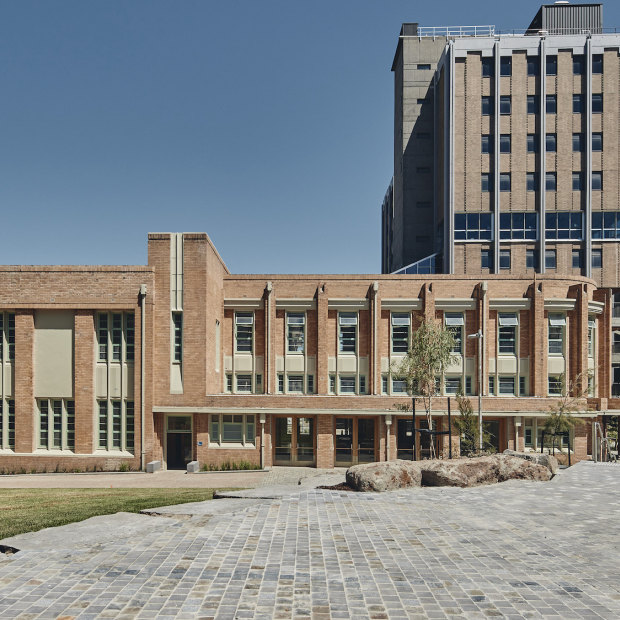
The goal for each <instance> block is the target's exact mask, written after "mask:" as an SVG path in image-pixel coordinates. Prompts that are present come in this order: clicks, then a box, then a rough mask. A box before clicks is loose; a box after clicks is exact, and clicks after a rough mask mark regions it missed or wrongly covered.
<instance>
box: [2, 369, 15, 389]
mask: <svg viewBox="0 0 620 620" xmlns="http://www.w3.org/2000/svg"><path fill="white" fill-rule="evenodd" d="M13 379H14V374H13V365H12V364H5V365H4V396H5V397H11V396H13V391H14V387H13Z"/></svg>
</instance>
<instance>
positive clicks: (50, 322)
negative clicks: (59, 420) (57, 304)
mask: <svg viewBox="0 0 620 620" xmlns="http://www.w3.org/2000/svg"><path fill="white" fill-rule="evenodd" d="M73 321H74V316H73V312H71V311H65V310H37V311H36V312H35V316H34V395H35V397H49V398H71V397H72V396H73Z"/></svg>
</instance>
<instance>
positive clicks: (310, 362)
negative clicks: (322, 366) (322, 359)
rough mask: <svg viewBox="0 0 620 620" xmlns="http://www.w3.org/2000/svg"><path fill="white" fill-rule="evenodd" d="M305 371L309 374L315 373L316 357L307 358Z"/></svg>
mask: <svg viewBox="0 0 620 620" xmlns="http://www.w3.org/2000/svg"><path fill="white" fill-rule="evenodd" d="M306 370H307V372H309V373H310V374H314V373H315V372H316V357H314V355H312V356H309V357H308V368H307V369H306Z"/></svg>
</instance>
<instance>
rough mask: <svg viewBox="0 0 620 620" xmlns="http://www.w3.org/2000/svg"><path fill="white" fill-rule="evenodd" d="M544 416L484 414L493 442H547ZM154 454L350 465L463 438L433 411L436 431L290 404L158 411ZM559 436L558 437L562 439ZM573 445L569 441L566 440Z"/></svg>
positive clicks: (177, 465)
mask: <svg viewBox="0 0 620 620" xmlns="http://www.w3.org/2000/svg"><path fill="white" fill-rule="evenodd" d="M544 419H545V418H544V417H543V416H536V415H529V416H527V417H526V416H507V415H504V416H496V417H492V416H485V417H484V428H485V430H486V431H487V432H488V434H489V443H490V444H491V446H492V449H495V450H496V451H498V452H501V451H503V450H506V449H512V450H526V451H527V450H540V448H541V441H542V432H543V424H544ZM595 419H596V418H592V419H586V422H585V423H584V424H581V425H578V426H576V427H575V429H574V431H572V432H571V435H570V444H571V445H570V447H571V455H572V459H573V460H574V461H578V460H582V459H587V458H589V455H590V454H591V436H592V423H593V421H594V420H595ZM154 423H155V435H156V440H155V446H154V453H153V456H152V458H153V459H154V460H161V462H162V466H163V467H164V468H167V469H184V468H185V467H186V465H187V463H188V462H190V461H198V462H199V464H200V466H203V465H210V466H223V465H225V464H232V463H236V464H240V463H245V464H251V465H253V466H255V467H272V466H305V467H319V468H330V467H348V466H350V465H355V464H359V463H370V462H375V461H385V460H392V459H397V458H398V459H407V460H413V459H426V458H433V457H440V458H449V457H450V456H451V455H452V456H458V455H459V454H460V447H461V446H460V443H461V438H460V436H459V433H458V431H457V429H456V428H455V426H454V416H453V417H452V427H451V429H450V423H449V419H448V416H447V415H445V414H444V415H436V416H433V418H432V428H431V429H430V430H432V431H433V432H432V433H429V432H428V431H429V424H428V421H427V419H426V416H425V415H418V416H416V424H415V428H416V430H415V431H414V430H413V420H412V416H411V414H408V415H395V414H383V415H381V414H379V415H377V414H375V415H372V414H367V413H361V412H357V413H351V412H347V413H345V412H333V413H329V414H326V413H314V414H313V413H310V412H300V411H295V412H294V413H293V412H289V411H286V410H283V411H282V412H281V413H269V414H265V413H261V412H256V413H253V412H251V411H250V410H243V411H228V412H225V413H191V412H187V413H184V412H182V411H175V412H174V413H155V420H154ZM559 441H560V440H558V442H559ZM562 447H563V449H564V450H565V451H568V442H567V441H566V440H564V441H563V446H562Z"/></svg>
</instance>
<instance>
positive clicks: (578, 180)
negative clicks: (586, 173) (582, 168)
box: [572, 172, 583, 192]
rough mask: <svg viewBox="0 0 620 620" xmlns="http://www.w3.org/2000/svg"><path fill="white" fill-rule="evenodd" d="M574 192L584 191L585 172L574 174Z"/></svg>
mask: <svg viewBox="0 0 620 620" xmlns="http://www.w3.org/2000/svg"><path fill="white" fill-rule="evenodd" d="M572 180H573V191H574V192H580V191H582V190H583V172H573V177H572Z"/></svg>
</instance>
